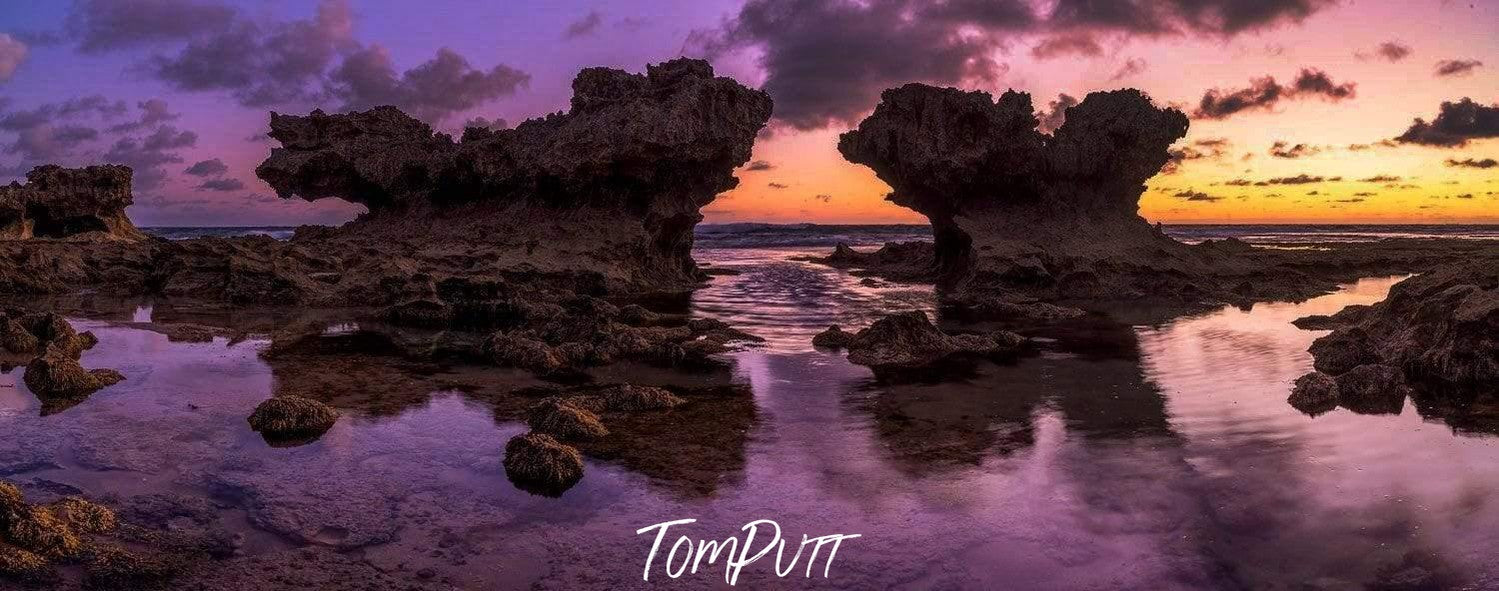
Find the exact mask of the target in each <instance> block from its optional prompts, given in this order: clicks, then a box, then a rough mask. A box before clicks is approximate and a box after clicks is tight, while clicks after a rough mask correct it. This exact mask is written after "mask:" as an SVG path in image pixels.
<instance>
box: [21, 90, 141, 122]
mask: <svg viewBox="0 0 1499 591" xmlns="http://www.w3.org/2000/svg"><path fill="white" fill-rule="evenodd" d="M125 111H126V107H125V102H124V101H110V100H109V99H106V98H104V96H103V95H97V94H96V95H90V96H85V97H79V98H73V99H68V100H66V101H63V102H60V103H47V104H44V105H41V106H38V107H36V108H33V109H21V110H16V111H11V112H8V113H6V114H5V115H4V116H0V130H3V131H20V130H23V129H27V128H30V127H34V126H37V125H43V124H48V123H52V122H54V121H58V120H65V119H73V118H76V117H83V116H91V115H97V116H98V117H99V118H101V119H113V118H116V117H119V116H121V115H123V114H124V113H125Z"/></svg>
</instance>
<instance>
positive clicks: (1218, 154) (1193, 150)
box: [1161, 138, 1248, 185]
mask: <svg viewBox="0 0 1499 591" xmlns="http://www.w3.org/2000/svg"><path fill="white" fill-rule="evenodd" d="M1228 146H1229V141H1228V140H1227V139H1225V138H1204V139H1200V140H1197V141H1195V142H1192V144H1191V145H1188V146H1182V147H1180V148H1172V149H1170V150H1169V151H1168V153H1169V154H1170V156H1171V157H1170V159H1169V160H1167V161H1166V165H1165V166H1162V167H1161V174H1176V173H1178V172H1181V165H1182V164H1183V163H1185V162H1187V161H1189V160H1217V159H1219V158H1222V157H1224V156H1226V155H1228ZM1199 148H1200V149H1199ZM1245 183H1246V184H1247V183H1248V181H1245ZM1226 184H1229V185H1232V184H1233V181H1229V182H1228V183H1226Z"/></svg>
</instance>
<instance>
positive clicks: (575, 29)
mask: <svg viewBox="0 0 1499 591" xmlns="http://www.w3.org/2000/svg"><path fill="white" fill-rule="evenodd" d="M602 24H604V17H603V15H600V14H599V13H598V11H597V10H595V11H590V12H589V13H588V14H587V15H584V16H583V18H580V19H578V20H576V21H573V22H572V23H570V24H568V25H567V29H565V30H563V31H562V38H563V39H577V38H578V37H583V36H586V35H592V34H593V33H594V32H596V31H598V30H599V26H600V25H602Z"/></svg>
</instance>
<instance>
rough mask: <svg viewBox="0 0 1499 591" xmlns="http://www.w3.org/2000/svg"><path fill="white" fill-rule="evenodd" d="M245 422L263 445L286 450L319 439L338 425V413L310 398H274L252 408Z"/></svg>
mask: <svg viewBox="0 0 1499 591" xmlns="http://www.w3.org/2000/svg"><path fill="white" fill-rule="evenodd" d="M249 421H250V428H251V429H254V430H255V431H257V432H259V433H260V435H261V436H262V437H264V438H265V440H266V442H267V443H270V444H271V445H272V446H278V447H280V446H286V447H289V446H296V445H303V444H306V443H311V442H313V441H316V440H317V438H319V437H322V435H323V433H326V432H327V431H328V429H331V428H332V427H333V424H334V423H336V422H338V411H337V410H334V409H333V407H330V406H328V405H326V404H323V403H321V402H318V401H316V400H312V399H310V398H303V397H301V396H277V397H275V398H271V399H270V400H266V401H265V402H262V403H260V405H258V406H256V407H255V412H253V413H251V414H250V418H249Z"/></svg>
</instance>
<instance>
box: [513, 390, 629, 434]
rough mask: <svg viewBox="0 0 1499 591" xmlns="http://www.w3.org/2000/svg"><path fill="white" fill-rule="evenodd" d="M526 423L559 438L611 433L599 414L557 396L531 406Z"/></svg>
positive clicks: (536, 429) (532, 427) (539, 431)
mask: <svg viewBox="0 0 1499 591" xmlns="http://www.w3.org/2000/svg"><path fill="white" fill-rule="evenodd" d="M526 424H528V425H530V426H531V429H532V430H534V431H536V432H537V433H545V434H547V435H551V436H552V437H556V438H558V439H598V438H600V437H603V436H605V435H608V434H609V430H608V429H606V428H604V424H603V423H602V422H600V421H599V416H598V415H596V414H594V413H593V412H592V411H590V410H588V409H586V408H583V407H582V406H579V405H576V404H574V403H572V402H571V401H569V400H568V399H564V398H559V397H556V396H553V397H550V398H546V399H544V400H542V401H541V402H538V403H536V405H535V406H533V407H531V410H529V411H527V412H526Z"/></svg>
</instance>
